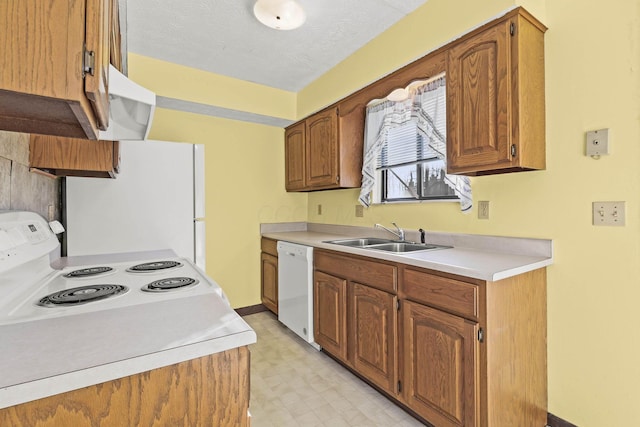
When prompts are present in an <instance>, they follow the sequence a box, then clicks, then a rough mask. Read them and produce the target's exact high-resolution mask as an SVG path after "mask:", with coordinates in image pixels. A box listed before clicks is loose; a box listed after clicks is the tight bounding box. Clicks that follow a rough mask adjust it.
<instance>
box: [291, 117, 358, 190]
mask: <svg viewBox="0 0 640 427" xmlns="http://www.w3.org/2000/svg"><path fill="white" fill-rule="evenodd" d="M363 135H364V106H357V107H351V108H344V109H343V108H342V107H341V106H332V107H330V108H327V109H325V110H323V111H321V112H319V113H316V114H314V115H312V116H310V117H308V118H307V119H305V120H303V121H301V122H298V123H296V124H294V125H293V126H290V127H288V128H287V129H286V131H285V171H286V172H285V187H286V189H287V191H315V190H328V189H335V188H353V187H359V186H360V182H361V179H362V146H363V140H364V139H363V138H364V136H363Z"/></svg>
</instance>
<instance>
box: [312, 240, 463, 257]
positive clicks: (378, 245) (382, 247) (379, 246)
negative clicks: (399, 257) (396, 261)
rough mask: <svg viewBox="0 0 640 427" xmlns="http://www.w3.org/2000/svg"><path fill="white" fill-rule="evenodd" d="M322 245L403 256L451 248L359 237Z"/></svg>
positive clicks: (329, 241) (330, 241)
mask: <svg viewBox="0 0 640 427" xmlns="http://www.w3.org/2000/svg"><path fill="white" fill-rule="evenodd" d="M324 243H332V244H334V245H341V246H350V247H352V248H360V249H371V250H376V251H384V252H391V253H396V254H403V253H407V252H420V251H434V250H438V249H450V248H451V246H443V245H433V244H431V243H416V242H408V241H405V240H390V239H380V238H377V237H361V238H353V239H339V240H327V241H325V242H324Z"/></svg>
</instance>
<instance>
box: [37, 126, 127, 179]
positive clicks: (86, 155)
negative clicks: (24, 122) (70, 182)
mask: <svg viewBox="0 0 640 427" xmlns="http://www.w3.org/2000/svg"><path fill="white" fill-rule="evenodd" d="M115 144H116V143H114V142H113V141H90V140H86V139H77V138H62V137H58V136H50V135H37V134H31V138H30V142H29V165H30V166H31V167H33V168H39V169H46V170H48V171H50V172H51V173H53V174H54V175H58V176H65V175H76V176H104V177H114V176H115V170H114V164H115V165H117V163H118V162H117V158H116V157H117V156H118V153H117V152H115V149H114V145H115Z"/></svg>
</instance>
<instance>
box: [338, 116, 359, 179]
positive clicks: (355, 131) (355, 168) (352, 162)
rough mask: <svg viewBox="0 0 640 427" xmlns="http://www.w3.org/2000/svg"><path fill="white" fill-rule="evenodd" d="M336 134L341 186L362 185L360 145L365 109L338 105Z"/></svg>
mask: <svg viewBox="0 0 640 427" xmlns="http://www.w3.org/2000/svg"><path fill="white" fill-rule="evenodd" d="M338 113H339V114H338V135H339V138H340V141H339V147H338V148H339V150H340V151H339V155H338V161H339V162H340V165H339V168H338V170H339V171H340V186H341V187H360V186H361V185H362V154H363V153H362V147H363V144H364V120H365V109H364V106H362V107H361V108H354V109H351V110H347V109H344V110H343V108H342V107H341V106H339V107H338Z"/></svg>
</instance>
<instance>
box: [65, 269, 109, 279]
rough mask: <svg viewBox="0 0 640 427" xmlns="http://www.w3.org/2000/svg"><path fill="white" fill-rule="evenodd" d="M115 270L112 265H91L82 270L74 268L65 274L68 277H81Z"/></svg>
mask: <svg viewBox="0 0 640 427" xmlns="http://www.w3.org/2000/svg"><path fill="white" fill-rule="evenodd" d="M111 271H113V268H111V267H89V268H81V269H80V270H73V271H72V272H70V273H67V274H65V275H64V277H67V278H70V279H71V278H81V277H93V276H96V275H98V274H104V273H109V272H111Z"/></svg>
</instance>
